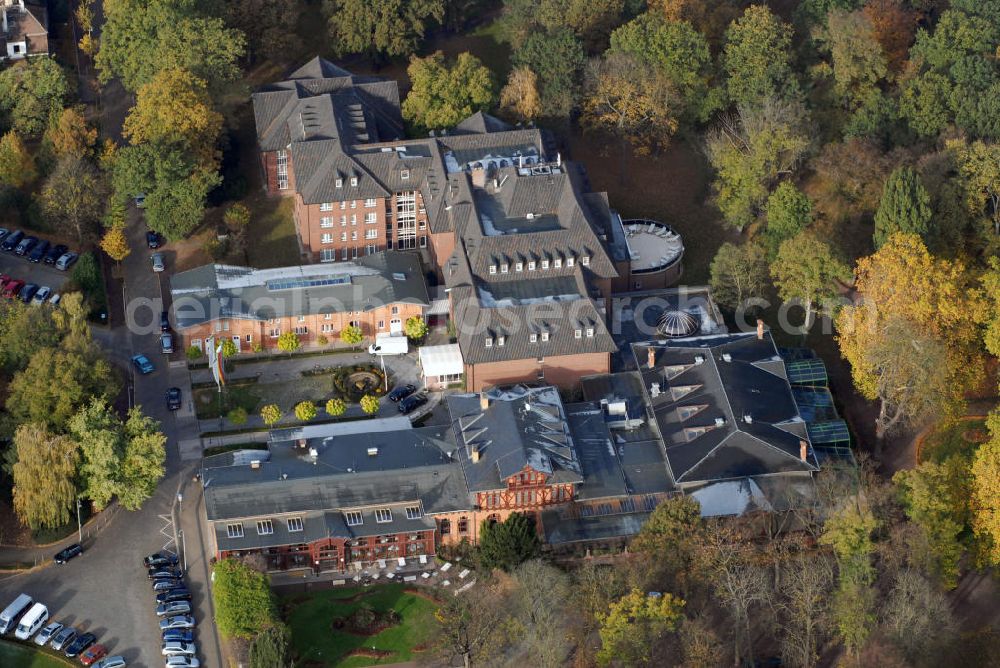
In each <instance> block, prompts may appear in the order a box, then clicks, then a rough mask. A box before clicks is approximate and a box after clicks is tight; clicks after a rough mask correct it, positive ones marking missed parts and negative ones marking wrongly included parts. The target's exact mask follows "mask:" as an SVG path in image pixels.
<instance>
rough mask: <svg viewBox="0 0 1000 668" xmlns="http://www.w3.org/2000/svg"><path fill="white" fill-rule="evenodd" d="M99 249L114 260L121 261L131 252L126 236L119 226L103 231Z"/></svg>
mask: <svg viewBox="0 0 1000 668" xmlns="http://www.w3.org/2000/svg"><path fill="white" fill-rule="evenodd" d="M101 250H103V251H104V252H105V253H107V254H108V257H110V258H111V259H112V260H114V261H115V262H121V261H122V260H124V259H125V258H127V257H128V256H129V255H130V254H131V253H132V249H131V248H129V247H128V238H127V237H126V236H125V232H124V230H122V228H120V227H112V228H111V229H109V230H108V231H107V232H105V233H104V237H103V238H102V239H101Z"/></svg>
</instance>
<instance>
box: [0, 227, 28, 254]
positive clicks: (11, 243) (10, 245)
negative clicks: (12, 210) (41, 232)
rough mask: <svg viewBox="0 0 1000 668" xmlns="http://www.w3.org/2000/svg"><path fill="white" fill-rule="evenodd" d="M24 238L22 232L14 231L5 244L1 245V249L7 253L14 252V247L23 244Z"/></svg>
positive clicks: (5, 240)
mask: <svg viewBox="0 0 1000 668" xmlns="http://www.w3.org/2000/svg"><path fill="white" fill-rule="evenodd" d="M23 238H24V232H22V231H21V230H14V231H13V232H11V233H10V234H8V235H7V236H6V238H4V240H3V243H2V244H0V248H2V249H4V250H5V251H12V250H14V247H15V246H17V245H18V244H19V243H21V239H23Z"/></svg>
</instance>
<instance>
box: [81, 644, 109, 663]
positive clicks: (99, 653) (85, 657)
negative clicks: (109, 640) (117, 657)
mask: <svg viewBox="0 0 1000 668" xmlns="http://www.w3.org/2000/svg"><path fill="white" fill-rule="evenodd" d="M107 655H108V648H107V647H105V646H104V645H91V646H90V647H88V648H87V650H86V651H85V652H84V653H83V654H81V655H80V663H82V664H83V665H85V666H92V665H94V664H95V663H96V662H98V661H100V660H101V659H103V658H104V657H106V656H107Z"/></svg>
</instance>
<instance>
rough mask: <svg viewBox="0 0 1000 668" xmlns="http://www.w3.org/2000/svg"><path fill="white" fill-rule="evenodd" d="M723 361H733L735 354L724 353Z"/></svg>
mask: <svg viewBox="0 0 1000 668" xmlns="http://www.w3.org/2000/svg"><path fill="white" fill-rule="evenodd" d="M722 361H723V362H732V361H733V356H732V355H730V354H729V353H722Z"/></svg>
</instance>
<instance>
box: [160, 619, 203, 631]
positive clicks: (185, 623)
mask: <svg viewBox="0 0 1000 668" xmlns="http://www.w3.org/2000/svg"><path fill="white" fill-rule="evenodd" d="M194 626H195V622H194V617H192V616H191V615H177V616H175V617H167V618H166V619H161V620H160V630H161V631H166V630H167V629H193V628H194Z"/></svg>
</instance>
